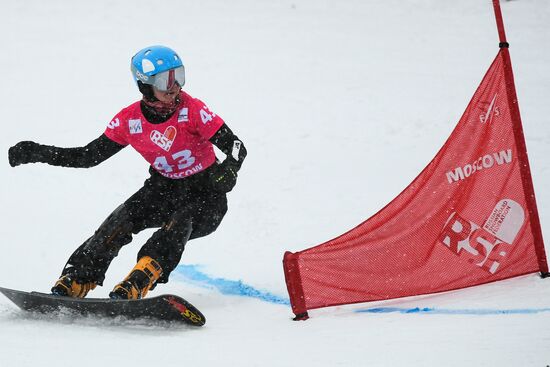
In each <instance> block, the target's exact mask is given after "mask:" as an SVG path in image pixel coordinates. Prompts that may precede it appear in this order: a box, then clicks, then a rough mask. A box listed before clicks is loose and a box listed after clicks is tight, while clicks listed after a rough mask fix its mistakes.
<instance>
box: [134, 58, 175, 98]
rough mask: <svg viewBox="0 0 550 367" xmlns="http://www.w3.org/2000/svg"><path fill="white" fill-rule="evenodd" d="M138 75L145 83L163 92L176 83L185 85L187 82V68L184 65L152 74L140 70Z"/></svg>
mask: <svg viewBox="0 0 550 367" xmlns="http://www.w3.org/2000/svg"><path fill="white" fill-rule="evenodd" d="M137 76H138V77H139V79H140V80H141V81H142V82H143V83H145V84H149V85H152V86H153V87H155V88H156V89H158V90H159V91H161V92H166V91H168V90H170V89H171V88H172V87H173V86H174V85H175V84H176V83H178V85H179V86H180V87H183V85H184V84H185V69H184V68H183V65H182V66H178V67H177V68H175V69H170V70H166V71H163V72H160V73H158V74H155V75H150V76H147V75H143V74H142V73H139V72H138V73H137Z"/></svg>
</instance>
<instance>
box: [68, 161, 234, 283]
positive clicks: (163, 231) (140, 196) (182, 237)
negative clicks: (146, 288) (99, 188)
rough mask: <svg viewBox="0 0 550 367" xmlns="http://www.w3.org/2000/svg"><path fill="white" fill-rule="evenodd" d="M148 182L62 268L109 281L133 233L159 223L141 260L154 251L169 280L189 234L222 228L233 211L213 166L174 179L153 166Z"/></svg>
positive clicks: (86, 277) (79, 275)
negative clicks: (213, 179) (216, 185)
mask: <svg viewBox="0 0 550 367" xmlns="http://www.w3.org/2000/svg"><path fill="white" fill-rule="evenodd" d="M150 173H151V177H150V178H148V179H147V180H146V181H145V183H144V185H143V187H142V188H141V189H139V190H138V191H137V192H136V193H135V194H134V195H132V196H131V197H130V198H129V199H128V200H126V201H125V202H124V203H123V204H122V205H120V206H119V207H118V208H117V209H115V211H114V212H113V213H111V215H109V217H108V218H107V219H106V220H105V221H104V222H103V223H102V224H101V226H100V227H99V228H98V229H97V231H96V232H95V233H94V235H93V236H92V237H90V238H89V239H87V240H86V241H85V242H84V243H83V244H82V245H81V246H80V247H79V248H78V249H77V250H76V251H75V252H74V253H73V254H72V255H71V257H70V258H69V260H68V261H67V264H66V265H65V267H64V269H63V272H62V274H63V275H65V274H70V275H72V276H73V277H75V278H76V279H78V281H79V282H90V281H91V282H96V283H98V284H99V285H102V284H103V280H104V279H105V272H106V271H107V269H108V268H109V265H110V264H111V261H112V260H113V259H114V258H115V257H116V256H117V255H118V252H119V251H120V249H121V247H122V246H124V245H126V244H128V243H130V242H131V241H132V234H136V233H139V232H140V231H142V230H144V229H146V228H159V227H160V229H158V230H157V231H156V232H155V233H154V234H153V235H152V236H151V238H149V240H148V241H147V242H146V243H145V244H144V245H143V247H142V248H141V250H140V251H139V253H138V260H139V259H140V258H142V257H143V256H150V257H152V258H153V259H155V260H156V261H157V262H158V263H159V264H160V266H161V267H162V276H161V278H160V279H159V280H158V283H166V282H167V281H168V276H169V275H170V273H171V272H172V270H174V269H175V268H176V266H177V265H178V263H179V261H180V259H181V255H182V253H183V250H184V248H185V244H186V243H187V241H188V240H189V239H194V238H198V237H203V236H206V235H208V234H210V233H212V232H214V231H215V230H216V228H217V227H218V225H219V224H220V222H221V221H222V219H223V217H224V215H225V213H226V212H227V199H226V195H225V193H220V192H216V191H214V190H212V188H211V184H210V182H209V175H208V169H207V170H205V171H203V172H201V173H197V174H195V175H193V176H190V177H187V178H184V179H179V180H173V179H169V178H166V177H163V176H162V175H160V174H159V173H157V172H156V171H155V170H154V169H150Z"/></svg>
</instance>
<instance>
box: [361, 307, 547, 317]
mask: <svg viewBox="0 0 550 367" xmlns="http://www.w3.org/2000/svg"><path fill="white" fill-rule="evenodd" d="M355 312H359V313H392V312H396V313H402V314H430V315H528V314H536V313H542V312H550V308H519V309H502V310H501V309H484V308H480V309H475V308H474V309H445V308H430V307H424V308H419V307H415V308H399V307H379V308H365V309H361V310H356V311H355Z"/></svg>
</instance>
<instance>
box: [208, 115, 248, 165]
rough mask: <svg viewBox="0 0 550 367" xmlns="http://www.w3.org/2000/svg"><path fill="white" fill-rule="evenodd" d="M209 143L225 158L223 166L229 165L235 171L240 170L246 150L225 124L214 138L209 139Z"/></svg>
mask: <svg viewBox="0 0 550 367" xmlns="http://www.w3.org/2000/svg"><path fill="white" fill-rule="evenodd" d="M210 142H211V143H212V144H214V145H215V146H217V147H218V148H219V149H220V150H221V151H222V152H223V153H224V154H225V155H226V156H227V158H226V159H225V161H224V162H223V163H224V164H229V165H231V166H233V167H235V168H236V169H237V170H239V169H240V168H241V165H242V164H243V161H244V159H245V158H246V148H245V146H244V144H243V142H242V141H241V140H240V139H239V138H238V137H237V136H236V135H235V134H233V132H232V131H231V129H230V128H229V127H228V126H227V125H226V124H223V125H222V127H220V129H219V130H218V131H217V132H216V133H215V134H214V136H213V137H211V138H210Z"/></svg>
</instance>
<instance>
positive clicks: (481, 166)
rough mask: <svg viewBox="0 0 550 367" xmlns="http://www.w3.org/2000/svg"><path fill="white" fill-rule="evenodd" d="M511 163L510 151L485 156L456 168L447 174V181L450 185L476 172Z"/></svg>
mask: <svg viewBox="0 0 550 367" xmlns="http://www.w3.org/2000/svg"><path fill="white" fill-rule="evenodd" d="M510 163H512V149H507V150H501V151H500V152H498V153H492V154H485V155H484V156H483V157H479V158H478V159H476V160H475V161H474V162H472V163H468V164H467V165H465V166H464V167H457V168H455V169H454V170H452V171H449V172H447V174H446V176H447V181H449V183H450V184H452V183H454V182H457V181H460V180H464V179H466V178H468V177H470V176H471V175H473V174H474V173H476V172H479V171H481V170H486V169H490V168H493V167H495V166H502V165H503V164H510Z"/></svg>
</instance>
